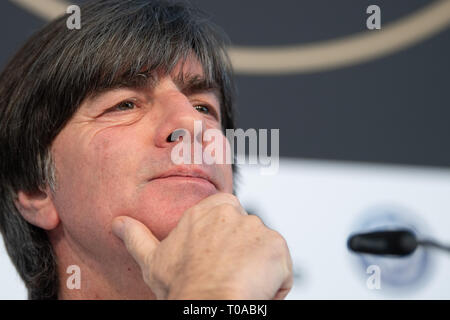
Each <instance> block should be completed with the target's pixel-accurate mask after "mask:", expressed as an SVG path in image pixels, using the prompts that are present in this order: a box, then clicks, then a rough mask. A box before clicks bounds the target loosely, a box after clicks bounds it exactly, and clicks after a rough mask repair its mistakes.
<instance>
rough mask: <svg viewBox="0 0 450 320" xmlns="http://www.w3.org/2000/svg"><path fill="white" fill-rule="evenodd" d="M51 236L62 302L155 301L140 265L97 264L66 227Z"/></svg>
mask: <svg viewBox="0 0 450 320" xmlns="http://www.w3.org/2000/svg"><path fill="white" fill-rule="evenodd" d="M57 229H58V230H55V231H52V232H51V233H50V234H49V238H50V241H51V243H52V246H53V249H54V252H55V255H56V257H57V265H58V277H59V290H58V299H62V300H68V299H83V300H98V299H102V300H128V299H133V300H154V299H156V297H155V295H154V294H153V292H152V291H151V290H150V288H149V287H148V286H147V285H146V284H145V282H144V280H143V278H142V272H141V270H140V268H139V266H138V264H137V263H136V262H135V261H134V260H133V259H132V258H131V257H129V258H127V259H126V261H124V260H123V259H120V258H117V259H114V258H113V259H111V260H109V261H97V260H96V259H95V258H94V259H93V258H92V257H88V256H87V254H85V253H84V251H83V250H81V249H80V248H79V247H78V246H77V245H76V244H75V243H73V242H71V241H70V239H69V238H68V236H67V235H65V234H64V231H63V229H62V228H57Z"/></svg>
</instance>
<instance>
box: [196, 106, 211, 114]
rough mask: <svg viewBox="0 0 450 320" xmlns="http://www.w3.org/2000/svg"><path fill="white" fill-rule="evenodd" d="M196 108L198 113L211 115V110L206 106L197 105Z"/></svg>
mask: <svg viewBox="0 0 450 320" xmlns="http://www.w3.org/2000/svg"><path fill="white" fill-rule="evenodd" d="M194 108H195V109H196V110H197V111H198V112H203V113H205V114H209V113H210V111H209V108H208V107H206V106H202V105H197V106H194Z"/></svg>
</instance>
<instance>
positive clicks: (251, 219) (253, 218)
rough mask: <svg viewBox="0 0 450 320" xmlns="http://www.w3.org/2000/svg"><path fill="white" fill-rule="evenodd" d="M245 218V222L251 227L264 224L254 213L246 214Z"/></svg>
mask: <svg viewBox="0 0 450 320" xmlns="http://www.w3.org/2000/svg"><path fill="white" fill-rule="evenodd" d="M246 220H247V223H248V224H249V225H250V226H252V227H264V226H265V225H264V223H263V221H262V220H261V218H260V217H258V216H256V215H254V214H251V215H248V216H246Z"/></svg>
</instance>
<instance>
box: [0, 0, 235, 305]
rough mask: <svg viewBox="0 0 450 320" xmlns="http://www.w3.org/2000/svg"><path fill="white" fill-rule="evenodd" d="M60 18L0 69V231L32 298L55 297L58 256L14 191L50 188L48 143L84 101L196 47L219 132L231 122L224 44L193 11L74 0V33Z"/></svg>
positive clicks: (139, 2)
mask: <svg viewBox="0 0 450 320" xmlns="http://www.w3.org/2000/svg"><path fill="white" fill-rule="evenodd" d="M66 19H67V16H62V17H60V18H58V19H56V20H55V21H53V22H51V23H50V24H48V25H47V26H45V27H44V28H43V29H42V30H41V31H40V32H38V33H37V34H35V35H34V36H32V37H31V38H30V39H29V40H28V42H27V43H26V44H25V45H24V46H23V47H22V49H21V50H19V52H18V53H17V54H16V55H15V56H14V57H13V59H12V60H11V61H10V62H9V64H8V65H7V66H6V67H5V69H4V71H3V72H2V73H1V75H0V155H1V157H0V231H1V232H2V234H3V238H4V241H5V245H6V249H7V251H8V254H9V256H10V258H11V260H12V262H13V263H14V265H15V267H16V269H17V271H18V272H19V274H20V276H21V277H22V279H23V281H24V282H25V285H26V287H27V289H28V298H29V299H56V298H58V296H57V294H58V274H57V261H56V257H55V256H54V253H53V249H52V246H51V244H50V242H49V240H48V237H47V233H46V232H45V231H44V230H42V229H40V228H38V227H36V226H34V225H32V224H30V223H28V222H27V221H25V220H24V219H23V218H22V216H21V214H20V213H19V211H18V210H17V208H16V206H15V201H16V199H17V192H18V191H19V190H22V191H24V192H27V193H33V192H38V191H40V190H45V188H46V187H47V186H50V189H51V190H52V191H54V190H55V188H57V183H56V181H55V175H54V171H53V163H52V157H51V153H50V148H51V144H52V142H53V141H54V139H55V137H56V136H57V135H58V133H59V132H60V131H61V129H62V128H63V127H64V126H65V125H66V123H67V122H68V121H69V119H70V118H71V117H72V116H73V115H74V113H75V112H76V111H77V109H78V108H79V106H80V104H81V102H82V101H83V100H84V99H85V98H86V97H88V96H89V95H91V94H95V93H97V92H100V91H102V90H106V89H109V88H114V87H120V86H129V85H130V84H131V85H132V84H133V83H135V81H136V79H139V78H142V75H144V76H146V75H151V74H152V73H153V72H155V71H158V72H165V73H166V74H167V73H169V72H170V71H171V70H172V69H173V67H174V66H175V65H176V63H177V62H178V61H184V59H186V58H187V56H188V55H189V54H191V53H192V52H194V53H195V54H196V56H197V58H198V59H199V61H200V63H201V65H202V66H203V70H204V73H205V76H206V78H207V81H214V82H215V83H216V84H218V85H219V88H220V91H221V100H222V101H221V109H222V119H223V120H222V128H223V130H225V129H228V128H230V129H234V128H235V125H234V119H233V96H234V84H233V79H232V69H231V65H230V62H229V59H228V56H227V54H226V50H225V49H226V45H227V41H226V40H225V39H226V38H225V37H224V36H223V34H222V33H221V32H220V31H219V30H218V29H217V27H215V26H214V25H213V24H212V23H211V22H210V21H209V19H208V18H207V17H206V16H205V15H204V14H203V13H202V12H200V11H199V10H198V9H196V8H194V7H192V6H191V5H188V4H186V3H172V2H168V1H149V0H145V1H144V0H100V1H89V2H87V3H85V4H84V5H82V6H81V29H80V30H69V29H68V28H67V26H66ZM233 173H236V167H235V165H233ZM55 183H56V185H55Z"/></svg>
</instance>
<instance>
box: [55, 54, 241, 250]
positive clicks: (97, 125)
mask: <svg viewBox="0 0 450 320" xmlns="http://www.w3.org/2000/svg"><path fill="white" fill-rule="evenodd" d="M180 73H182V74H183V76H184V77H183V78H184V79H185V80H186V82H189V79H191V78H192V77H195V76H198V77H202V75H203V72H202V68H201V65H200V64H199V63H198V61H197V60H196V59H195V58H193V57H191V58H190V59H188V60H187V61H186V62H185V64H184V65H182V64H181V63H179V64H178V65H177V67H176V68H175V69H174V70H173V72H172V73H171V75H167V76H161V77H160V78H159V80H158V82H157V84H156V85H154V86H153V87H150V86H147V87H144V88H140V89H128V88H122V89H114V90H110V91H107V92H104V93H102V94H100V95H98V96H96V97H91V98H88V99H86V100H85V101H84V102H83V103H82V104H81V106H80V108H79V110H78V111H77V112H76V114H75V115H74V117H73V118H72V119H71V120H70V121H69V123H68V124H67V125H66V126H65V128H64V129H63V130H62V131H61V132H60V134H59V135H58V136H57V137H56V139H55V141H54V143H53V145H52V153H53V157H54V161H55V166H56V177H57V185H58V188H57V190H56V192H55V194H54V196H53V202H54V205H55V208H56V210H57V212H58V214H59V217H60V220H61V225H60V226H59V227H61V228H62V229H63V232H64V236H65V237H66V238H67V240H68V241H69V243H71V244H72V245H75V246H77V247H78V248H82V250H84V251H89V252H91V254H95V255H97V256H98V257H99V258H100V257H101V256H102V255H108V254H110V253H111V252H113V251H114V250H115V248H116V249H117V247H118V245H119V241H118V240H117V239H115V238H114V236H113V235H112V234H111V222H112V220H113V218H114V217H116V216H121V215H127V216H131V217H133V218H135V219H137V220H140V221H141V222H143V223H144V224H145V225H146V226H147V227H148V228H149V229H150V230H151V231H152V232H153V233H154V234H155V236H156V237H157V238H158V239H160V240H161V239H163V238H164V237H166V236H167V235H168V233H169V232H170V231H171V230H172V229H173V228H174V227H175V226H176V224H177V223H178V221H179V219H180V218H181V216H182V214H183V212H184V211H185V210H186V209H188V208H190V207H191V206H193V205H194V204H196V203H197V202H199V201H200V200H201V199H203V198H205V197H207V196H210V195H212V194H214V193H217V192H228V193H231V192H232V190H233V181H232V170H231V165H229V164H224V165H219V164H213V165H206V164H201V165H184V164H183V165H175V164H174V163H173V162H172V161H171V151H172V148H173V147H174V146H175V145H176V144H177V143H179V141H175V142H171V141H170V140H168V137H169V135H170V134H171V133H173V132H174V131H175V130H176V129H180V128H184V129H187V130H188V131H190V133H191V136H192V137H193V136H194V135H193V128H194V121H196V120H197V121H202V123H203V132H204V131H205V130H206V129H209V128H216V129H221V124H220V123H221V122H220V117H221V115H220V103H219V98H218V97H217V95H216V94H215V92H214V91H208V90H200V91H197V90H189V88H185V87H184V85H185V84H183V83H180V82H179V80H177V79H179V77H178V76H179V74H180ZM198 106H203V107H198ZM205 106H206V107H208V108H210V110H209V112H208V109H206V108H204V107H205ZM223 141H224V142H225V141H226V138H225V137H223ZM203 145H204V146H205V143H204V144H203ZM177 168H178V169H183V170H184V171H187V172H190V171H192V172H193V171H195V172H197V173H200V172H202V173H204V174H206V175H207V176H209V177H210V180H211V182H212V183H211V182H208V181H207V180H205V179H194V178H182V177H168V178H159V179H158V178H157V177H158V176H160V175H161V174H164V173H165V172H167V171H168V170H173V169H177Z"/></svg>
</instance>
